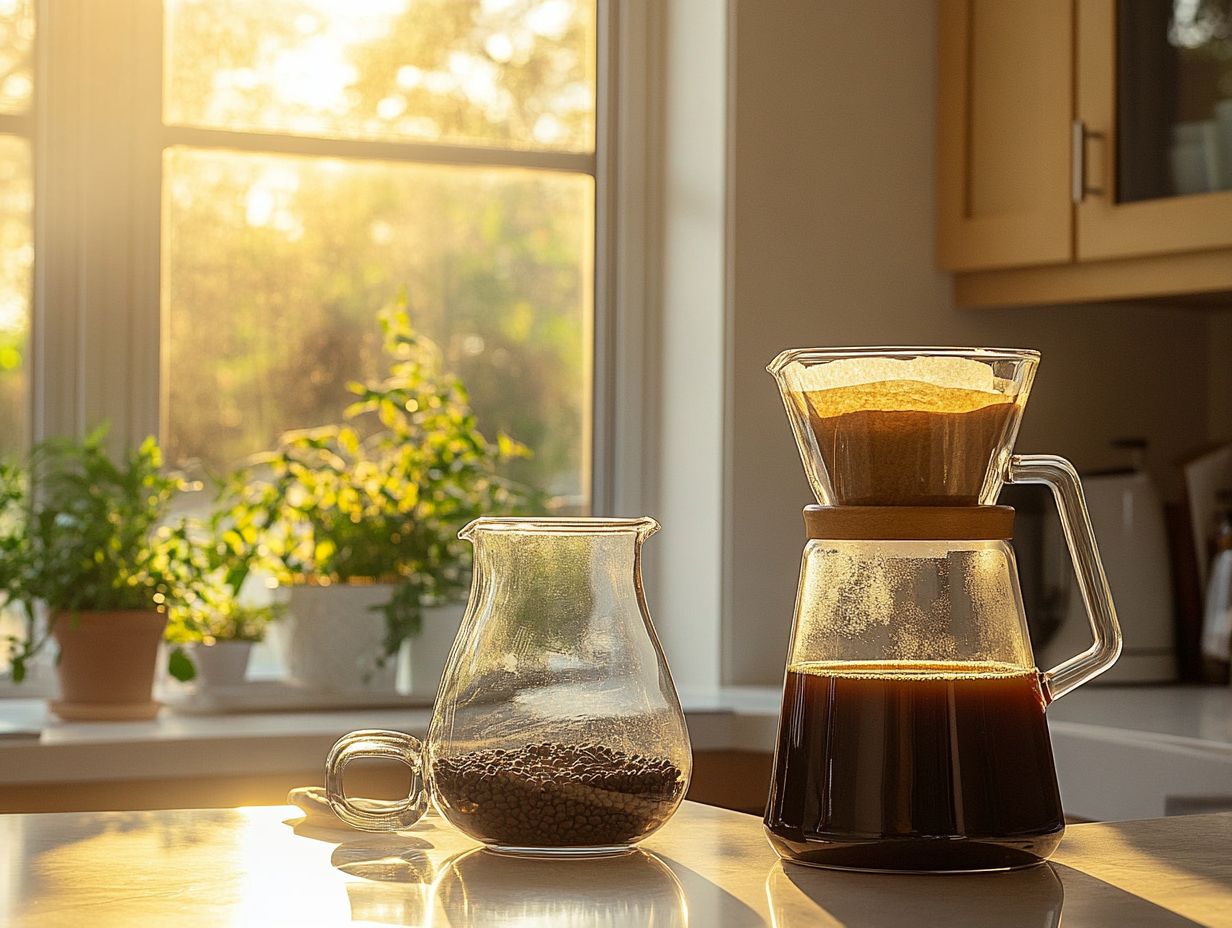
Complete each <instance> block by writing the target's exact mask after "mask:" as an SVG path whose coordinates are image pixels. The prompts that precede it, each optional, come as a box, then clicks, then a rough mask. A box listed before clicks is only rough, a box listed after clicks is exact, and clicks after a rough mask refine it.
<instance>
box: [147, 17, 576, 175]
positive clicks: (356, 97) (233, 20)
mask: <svg viewBox="0 0 1232 928" xmlns="http://www.w3.org/2000/svg"><path fill="white" fill-rule="evenodd" d="M594 34H595V6H594V3H593V2H586V0H263V2H261V3H253V2H252V0H166V49H167V51H166V79H165V80H166V86H165V90H164V118H165V120H166V121H167V122H168V123H179V124H185V125H194V126H211V127H215V128H222V129H238V130H250V131H256V132H290V133H298V134H305V135H319V136H327V137H350V138H371V139H390V140H403V141H405V140H414V141H440V142H451V143H460V144H480V145H492V146H496V147H516V148H537V149H562V150H573V151H591V150H593V149H594V131H595V130H594V110H595V39H594Z"/></svg>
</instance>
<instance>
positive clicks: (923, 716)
mask: <svg viewBox="0 0 1232 928" xmlns="http://www.w3.org/2000/svg"><path fill="white" fill-rule="evenodd" d="M765 821H766V830H767V833H768V834H769V836H770V840H771V843H772V844H774V846H775V848H776V850H778V852H779V853H780V854H781V855H782V856H783V857H785V858H787V859H790V860H796V861H799V862H801V863H808V864H814V865H819V866H827V867H844V868H846V867H852V868H859V869H873V870H906V871H940V870H983V869H988V870H992V869H1005V868H1013V867H1022V866H1027V865H1030V864H1034V863H1038V862H1039V861H1042V860H1044V859H1045V858H1047V857H1048V855H1049V854H1050V853H1051V852H1052V851H1053V849H1054V848H1055V847H1056V845H1057V843H1058V842H1059V841H1060V839H1061V833H1062V831H1063V830H1064V818H1063V816H1062V812H1061V799H1060V794H1059V792H1058V789H1057V781H1056V774H1055V772H1054V769H1053V761H1052V745H1051V743H1050V741H1049V738H1048V727H1047V723H1046V721H1045V718H1044V698H1043V695H1042V693H1041V691H1040V685H1039V675H1038V673H1037V672H1036V671H1035V670H1034V669H1026V668H1022V667H1016V666H1012V665H1009V664H996V663H954V664H923V663H908V662H903V663H895V662H885V663H877V664H853V663H837V662H833V663H832V662H819V663H808V664H801V665H796V666H793V667H792V669H791V671H790V672H789V673H788V675H787V682H786V686H785V689H784V693H783V710H782V717H781V730H780V733H779V748H778V754H777V756H776V762H775V773H774V781H773V784H772V787H771V796H770V803H769V806H768V807H767V810H766V820H765Z"/></svg>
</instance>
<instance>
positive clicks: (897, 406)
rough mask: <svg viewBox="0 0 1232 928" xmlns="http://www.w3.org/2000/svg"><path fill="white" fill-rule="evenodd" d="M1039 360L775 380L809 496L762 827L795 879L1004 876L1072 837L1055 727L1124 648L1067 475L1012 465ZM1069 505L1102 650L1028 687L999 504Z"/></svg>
mask: <svg viewBox="0 0 1232 928" xmlns="http://www.w3.org/2000/svg"><path fill="white" fill-rule="evenodd" d="M1038 359H1039V356H1038V354H1037V353H1036V352H1033V351H1020V350H1000V349H957V348H938V349H933V348H919V349H884V348H869V349H846V350H823V349H808V350H800V351H790V352H785V353H784V354H782V355H780V356H779V358H777V359H776V360H775V361H774V362H773V363H772V364H771V365H770V368H769V370H770V371H771V373H773V374H774V376H775V378H776V380H777V381H778V384H779V388H780V391H781V393H782V398H783V402H784V406H785V408H786V410H787V414H788V418H789V419H790V421H791V424H792V430H793V432H794V434H795V437H796V441H797V445H798V447H799V450H800V454H801V457H802V459H803V461H804V466H805V470H806V472H807V474H808V477H809V481H810V484H811V486H812V488H813V491H814V493H815V495H816V497H817V500H818V503H820V504H821V505H810V506H808V507H806V509H805V525H806V528H807V534H808V539H809V540H808V542H807V544H806V546H805V549H804V555H803V559H802V564H801V574H800V586H799V591H798V595H797V603H796V612H795V625H794V629H793V633H792V640H791V645H790V651H789V656H788V662H787V673H786V679H785V682H784V692H783V705H782V714H781V719H780V734H779V742H778V745H777V750H776V755H775V774H774V781H773V783H772V787H771V795H770V799H769V803H768V806H767V811H766V818H765V825H766V831H767V834H768V836H769V838H770V841H771V844H772V845H773V846H774V847H775V849H776V850H777V851H778V853H779V854H780V856H782V857H783V858H785V859H787V860H793V861H796V862H800V863H808V864H815V865H819V866H832V867H841V868H849V869H870V870H906V871H955V870H959V871H961V870H996V869H1012V868H1016V867H1021V866H1027V865H1031V864H1034V863H1038V862H1040V861H1042V860H1044V859H1046V858H1047V857H1048V855H1049V854H1050V853H1051V852H1052V851H1053V849H1055V847H1056V845H1057V843H1058V842H1059V840H1060V838H1061V833H1062V831H1063V830H1064V817H1063V814H1062V810H1061V802H1060V795H1059V792H1058V789H1057V780H1056V772H1055V769H1054V766H1053V758H1052V748H1051V743H1050V741H1049V736H1048V728H1047V723H1046V721H1045V716H1044V710H1045V707H1046V706H1047V705H1048V703H1049V702H1051V701H1052V700H1053V699H1056V698H1057V697H1059V696H1061V695H1063V694H1064V693H1066V692H1068V691H1069V690H1071V689H1073V688H1074V687H1075V686H1078V685H1080V684H1082V683H1084V682H1086V681H1087V680H1090V679H1091V678H1092V677H1094V676H1096V675H1097V674H1099V673H1101V672H1103V671H1104V670H1106V669H1107V668H1108V667H1109V666H1110V665H1111V664H1112V663H1113V662H1114V661H1115V660H1116V658H1117V655H1118V653H1119V651H1120V645H1121V636H1120V630H1119V628H1118V625H1117V620H1116V614H1115V611H1114V609H1113V605H1112V598H1111V595H1110V593H1109V590H1108V585H1107V581H1106V580H1105V578H1104V572H1103V568H1102V567H1101V565H1100V562H1099V555H1098V552H1097V549H1096V546H1095V538H1094V536H1093V534H1092V531H1091V525H1090V522H1089V520H1088V518H1087V513H1086V506H1085V504H1084V502H1083V497H1082V487H1081V485H1080V483H1079V480H1078V477H1077V474H1076V472H1075V471H1074V469H1073V467H1072V466H1071V465H1070V464H1069V463H1068V462H1067V461H1065V460H1064V459H1062V458H1058V457H1053V456H1047V455H1014V454H1013V453H1012V449H1013V442H1014V439H1015V437H1016V435H1017V433H1018V426H1019V423H1020V421H1021V418H1022V412H1023V408H1024V406H1025V404H1026V401H1027V395H1028V392H1029V390H1030V387H1031V382H1032V378H1033V377H1034V374H1035V368H1036V364H1037V362H1038ZM1007 481H1008V482H1015V483H1042V484H1046V485H1047V486H1049V487H1050V488H1051V489H1052V491H1053V494H1054V496H1055V498H1056V502H1057V508H1058V511H1059V513H1060V517H1061V522H1062V527H1063V529H1064V533H1065V537H1066V540H1067V542H1068V544H1069V548H1070V553H1071V555H1072V560H1073V564H1074V569H1075V571H1076V573H1077V575H1078V580H1079V588H1080V590H1081V593H1082V598H1083V602H1084V603H1085V605H1086V608H1087V612H1088V614H1089V617H1090V623H1091V630H1092V633H1093V637H1094V642H1093V643H1092V645H1091V647H1090V648H1088V649H1087V650H1086V651H1084V652H1083V653H1082V654H1079V655H1077V656H1075V657H1073V658H1071V659H1069V660H1067V661H1065V662H1063V663H1062V664H1060V665H1059V666H1057V667H1054V668H1052V669H1050V670H1048V671H1044V672H1040V671H1039V670H1037V669H1036V667H1035V659H1034V656H1033V654H1032V651H1031V642H1030V639H1029V637H1028V634H1027V625H1026V616H1025V614H1024V611H1023V604H1022V595H1021V592H1020V590H1019V586H1018V573H1017V567H1016V565H1015V560H1014V552H1013V549H1012V548H1011V546H1010V539H1011V538H1012V536H1013V516H1014V512H1013V510H1012V509H1010V508H1009V507H1005V506H995V505H992V504H993V503H994V502H995V500H996V498H997V495H998V493H999V492H1000V489H1001V486H1002V484H1003V483H1004V482H1007Z"/></svg>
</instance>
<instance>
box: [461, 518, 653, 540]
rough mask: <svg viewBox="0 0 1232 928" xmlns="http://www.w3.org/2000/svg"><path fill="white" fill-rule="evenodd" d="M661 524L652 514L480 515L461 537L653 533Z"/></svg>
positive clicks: (463, 538)
mask: <svg viewBox="0 0 1232 928" xmlns="http://www.w3.org/2000/svg"><path fill="white" fill-rule="evenodd" d="M659 527H660V526H659V523H658V522H657V521H656V520H655V519H652V518H651V517H650V516H640V517H638V518H635V519H628V518H619V519H604V518H598V517H587V516H566V517H554V516H480V517H479V518H478V519H474V520H473V521H471V522H470V523H468V524H467V525H466V526H465V527H464V528H463V529H462V530H461V531H460V532H458V537H459V538H461V539H462V540H464V541H469V540H470V539H471V537H472V536H473V535H474V534H475V533H476V532H479V531H487V532H509V533H513V534H518V533H520V534H528V535H531V534H533V535H618V534H638V535H653V534H654V533H655V532H657V531H658V530H659Z"/></svg>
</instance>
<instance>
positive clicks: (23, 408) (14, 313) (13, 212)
mask: <svg viewBox="0 0 1232 928" xmlns="http://www.w3.org/2000/svg"><path fill="white" fill-rule="evenodd" d="M32 203H33V192H32V188H31V182H30V145H29V143H28V142H27V141H26V140H25V139H22V138H15V137H14V136H11V135H0V254H3V255H4V256H5V259H4V261H0V454H10V453H13V452H17V451H21V450H23V449H24V448H25V447H26V445H27V444H28V443H29V429H30V416H29V406H30V404H29V393H28V389H29V388H28V384H27V380H28V371H27V367H26V364H25V357H26V337H27V333H28V332H29V328H30V285H31V282H30V269H31V267H32V265H33V263H34V244H33V241H32V237H31V231H30V210H31V206H32Z"/></svg>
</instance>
